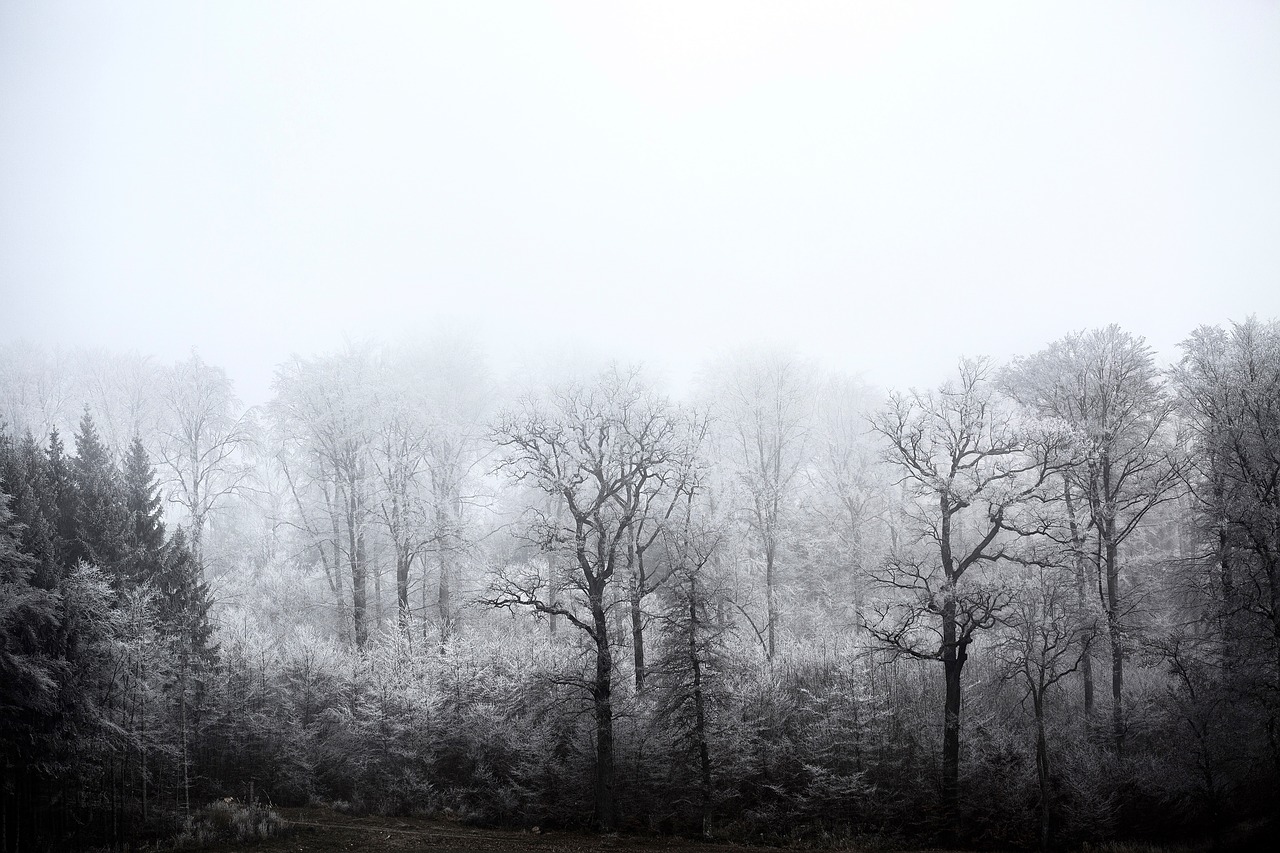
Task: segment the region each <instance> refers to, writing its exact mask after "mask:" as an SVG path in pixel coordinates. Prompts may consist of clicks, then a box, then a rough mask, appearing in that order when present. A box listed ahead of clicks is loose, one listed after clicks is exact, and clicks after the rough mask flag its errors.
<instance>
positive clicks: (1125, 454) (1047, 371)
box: [1004, 325, 1181, 751]
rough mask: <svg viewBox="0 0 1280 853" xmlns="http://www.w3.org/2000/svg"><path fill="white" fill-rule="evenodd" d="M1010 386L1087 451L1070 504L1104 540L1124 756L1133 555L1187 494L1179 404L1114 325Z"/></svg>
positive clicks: (1071, 474)
mask: <svg viewBox="0 0 1280 853" xmlns="http://www.w3.org/2000/svg"><path fill="white" fill-rule="evenodd" d="M1004 384H1006V386H1007V387H1008V388H1009V389H1010V391H1011V393H1012V394H1013V395H1014V396H1015V397H1016V398H1017V399H1018V400H1019V402H1021V403H1022V404H1023V405H1025V406H1027V407H1028V409H1029V410H1030V411H1032V412H1033V413H1036V414H1037V415H1039V416H1041V417H1052V418H1057V419H1060V420H1061V421H1064V422H1065V423H1067V424H1069V425H1070V426H1071V427H1072V428H1073V429H1074V431H1075V433H1076V440H1077V444H1078V446H1079V447H1080V448H1081V450H1082V453H1081V459H1080V461H1079V462H1078V464H1075V465H1072V466H1071V467H1070V468H1068V469H1065V473H1066V475H1067V494H1066V496H1065V497H1066V499H1067V500H1071V499H1072V497H1073V496H1076V498H1077V499H1078V500H1079V501H1080V503H1081V504H1082V505H1083V512H1084V513H1086V514H1087V519H1088V524H1089V526H1091V527H1092V529H1093V531H1094V534H1095V536H1096V548H1095V550H1094V552H1093V554H1092V556H1091V558H1090V559H1091V562H1092V564H1093V569H1094V575H1095V580H1096V582H1097V583H1096V586H1097V588H1098V589H1099V591H1100V598H1101V600H1102V606H1103V608H1104V610H1105V611H1106V614H1107V620H1106V624H1107V635H1108V640H1109V645H1110V648H1111V714H1112V718H1111V723H1112V732H1111V734H1112V740H1113V742H1114V744H1115V747H1116V749H1117V751H1120V750H1122V749H1123V746H1124V738H1125V725H1124V695H1123V694H1124V661H1125V655H1126V645H1125V644H1126V635H1127V634H1128V633H1129V632H1130V631H1131V628H1132V625H1131V622H1132V618H1133V617H1132V613H1131V606H1132V602H1131V601H1130V596H1129V595H1128V593H1129V592H1130V591H1131V590H1132V587H1133V579H1132V578H1129V579H1128V582H1127V583H1126V578H1125V573H1124V572H1123V568H1124V560H1123V548H1124V546H1125V543H1126V542H1127V541H1128V540H1129V539H1130V537H1132V536H1133V535H1134V534H1135V533H1136V532H1137V531H1138V530H1139V525H1141V524H1142V522H1143V519H1145V518H1146V517H1147V514H1148V513H1150V512H1151V511H1152V510H1153V509H1154V508H1155V507H1157V506H1159V505H1160V504H1162V503H1164V502H1165V501H1168V500H1171V499H1172V498H1173V497H1174V496H1175V495H1176V494H1177V493H1178V491H1179V484H1180V478H1181V455H1180V453H1179V451H1178V443H1177V440H1176V438H1175V436H1174V435H1173V434H1172V431H1173V426H1174V425H1173V421H1172V414H1173V407H1174V403H1173V399H1172V397H1171V396H1170V395H1169V394H1167V393H1166V391H1165V387H1164V381H1163V377H1162V376H1161V374H1160V371H1159V370H1158V369H1157V368H1156V365H1155V361H1154V358H1153V355H1152V352H1151V348H1150V347H1149V346H1147V344H1146V342H1145V341H1144V340H1143V339H1142V338H1140V337H1135V336H1134V335H1131V334H1129V333H1128V332H1125V331H1123V330H1121V329H1120V328H1119V327H1118V326H1114V325H1112V326H1107V327H1106V328H1104V329H1095V330H1093V331H1089V332H1081V333H1078V334H1075V335H1070V336H1068V337H1066V338H1063V339H1062V340H1060V341H1057V342H1055V343H1054V344H1052V345H1050V346H1049V347H1048V348H1047V349H1045V350H1042V351H1041V352H1039V353H1036V354H1035V355H1032V356H1029V357H1027V358H1024V359H1020V360H1018V361H1017V362H1015V363H1014V365H1013V366H1012V367H1011V368H1010V370H1009V371H1008V373H1007V374H1006V376H1005V377H1004ZM1075 541H1076V550H1077V553H1079V552H1080V551H1082V550H1084V540H1083V536H1081V535H1079V534H1077V535H1076V537H1075ZM1091 586H1092V584H1091Z"/></svg>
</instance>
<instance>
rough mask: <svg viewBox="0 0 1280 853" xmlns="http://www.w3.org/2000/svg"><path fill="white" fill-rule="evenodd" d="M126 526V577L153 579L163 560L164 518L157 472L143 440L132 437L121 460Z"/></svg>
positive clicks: (140, 579) (139, 580)
mask: <svg viewBox="0 0 1280 853" xmlns="http://www.w3.org/2000/svg"><path fill="white" fill-rule="evenodd" d="M123 474H124V483H123V489H124V503H125V510H126V512H127V513H128V522H127V524H126V525H125V535H126V543H125V544H126V546H127V548H128V574H129V576H130V578H131V579H132V580H133V581H134V582H142V581H147V580H150V579H152V578H153V577H155V576H156V575H157V573H158V572H160V570H161V566H162V563H163V560H164V555H163V551H164V547H165V536H164V518H163V515H164V514H163V512H162V510H161V509H160V494H159V489H158V488H157V486H156V472H155V468H153V467H152V465H151V460H150V458H149V457H148V456H147V451H146V448H144V447H143V446H142V440H141V439H139V438H137V437H134V439H133V443H132V444H131V445H130V446H129V452H128V454H127V455H126V456H125V460H124V472H123Z"/></svg>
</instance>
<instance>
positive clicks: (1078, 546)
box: [1062, 475, 1093, 717]
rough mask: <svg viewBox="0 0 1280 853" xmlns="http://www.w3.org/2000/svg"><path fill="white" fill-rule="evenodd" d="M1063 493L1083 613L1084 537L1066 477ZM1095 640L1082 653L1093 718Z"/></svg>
mask: <svg viewBox="0 0 1280 853" xmlns="http://www.w3.org/2000/svg"><path fill="white" fill-rule="evenodd" d="M1062 493H1063V495H1064V497H1065V498H1066V503H1067V523H1068V525H1069V527H1070V530H1071V553H1072V555H1073V562H1074V563H1075V570H1076V604H1077V606H1079V608H1080V611H1081V612H1082V613H1083V612H1084V611H1085V608H1086V606H1087V603H1088V600H1089V593H1088V587H1089V582H1088V577H1087V575H1086V573H1085V565H1084V561H1085V557H1084V536H1082V535H1081V533H1080V525H1079V523H1078V522H1077V521H1076V510H1075V504H1074V502H1073V501H1072V499H1071V481H1070V480H1068V479H1067V477H1066V475H1063V478H1062ZM1092 639H1093V638H1092V637H1091V636H1089V637H1081V638H1080V642H1081V644H1082V645H1083V648H1082V649H1081V651H1080V680H1081V682H1082V683H1083V686H1084V713H1085V716H1086V717H1092V716H1093V656H1092V655H1091V654H1090V653H1089V643H1090V641H1091V640H1092Z"/></svg>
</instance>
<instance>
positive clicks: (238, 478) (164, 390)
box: [159, 353, 252, 571]
mask: <svg viewBox="0 0 1280 853" xmlns="http://www.w3.org/2000/svg"><path fill="white" fill-rule="evenodd" d="M160 406H161V410H162V416H161V419H160V426H159V443H160V453H159V459H160V467H161V470H162V471H163V472H164V473H165V474H166V475H167V476H166V477H165V485H167V486H168V489H169V494H170V497H169V499H170V500H171V501H172V502H174V503H177V504H179V505H180V506H181V507H182V508H183V509H184V510H186V513H187V519H188V525H189V527H190V533H191V551H192V553H193V554H194V555H195V558H196V561H197V562H198V563H199V565H200V566H201V570H202V571H203V568H204V547H203V545H204V532H205V528H206V526H207V525H208V522H209V517H210V515H211V513H212V512H213V511H214V509H215V508H216V507H217V506H218V504H219V503H220V502H221V501H223V500H224V499H225V498H227V497H228V496H230V495H234V494H236V493H237V492H238V491H240V490H241V488H242V487H243V486H244V485H245V483H246V481H247V479H248V477H249V476H250V473H251V468H250V466H249V465H248V464H245V461H244V459H243V458H242V451H243V450H244V449H245V448H246V447H247V446H248V445H249V444H250V443H251V442H252V436H251V433H250V431H249V428H248V423H247V414H246V413H245V412H243V411H241V410H240V404H239V402H238V401H237V400H236V398H235V395H234V394H233V393H232V386H231V380H230V379H229V378H228V377H227V374H226V372H225V371H224V370H223V369H222V368H220V367H216V366H214V365H210V364H206V363H205V361H204V360H203V359H201V358H200V356H199V355H196V354H195V353H192V354H191V357H190V358H188V359H187V360H185V361H180V362H178V363H177V364H175V365H174V366H173V368H172V369H170V370H169V371H167V372H166V375H165V377H164V380H163V383H162V386H161V397H160Z"/></svg>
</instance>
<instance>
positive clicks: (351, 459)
mask: <svg viewBox="0 0 1280 853" xmlns="http://www.w3.org/2000/svg"><path fill="white" fill-rule="evenodd" d="M372 378H373V377H372V375H371V365H370V358H369V352H368V350H366V349H361V348H353V349H351V350H349V351H347V352H345V353H342V354H339V355H334V356H327V357H322V358H316V359H302V358H298V357H294V358H293V359H292V360H291V361H289V362H287V363H285V364H284V365H282V366H281V367H280V369H279V371H278V372H277V375H276V381H275V389H276V397H275V400H274V401H273V402H272V406H271V407H272V413H273V416H274V419H275V421H276V424H277V427H278V429H279V431H280V432H281V433H282V434H283V435H284V436H286V437H287V441H288V442H289V443H291V444H293V445H294V446H295V447H296V449H297V451H298V452H299V453H300V454H301V455H303V456H304V458H307V459H308V460H309V461H310V463H311V472H310V476H311V478H312V482H313V483H314V485H315V487H316V488H317V489H318V490H319V492H320V493H321V495H322V496H323V500H324V506H325V515H327V516H328V521H329V525H328V526H329V529H330V530H331V537H332V538H331V539H330V545H331V547H332V549H333V557H334V563H335V565H337V564H339V563H341V564H342V565H344V567H345V569H346V572H347V573H348V575H349V576H350V580H351V618H352V631H353V637H354V640H355V644H356V647H357V648H361V649H363V648H364V647H365V645H366V643H367V642H368V639H369V618H368V607H369V560H368V554H367V543H366V532H367V528H368V525H369V521H370V514H371V510H372V507H371V505H370V491H371V482H370V480H371V477H370V467H371V463H370V446H371V442H372V436H371V428H370V410H371V408H372V400H371V399H370V396H371V395H370V389H371V382H372Z"/></svg>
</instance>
